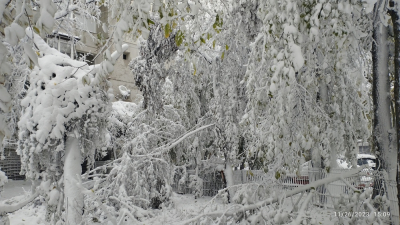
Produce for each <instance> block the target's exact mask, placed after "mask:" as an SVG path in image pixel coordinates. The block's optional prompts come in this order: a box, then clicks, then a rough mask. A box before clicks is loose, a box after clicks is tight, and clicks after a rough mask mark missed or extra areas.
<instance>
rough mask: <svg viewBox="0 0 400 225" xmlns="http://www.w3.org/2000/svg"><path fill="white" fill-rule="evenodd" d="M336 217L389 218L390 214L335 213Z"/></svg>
mask: <svg viewBox="0 0 400 225" xmlns="http://www.w3.org/2000/svg"><path fill="white" fill-rule="evenodd" d="M334 215H335V216H336V217H369V216H376V217H389V216H390V212H334Z"/></svg>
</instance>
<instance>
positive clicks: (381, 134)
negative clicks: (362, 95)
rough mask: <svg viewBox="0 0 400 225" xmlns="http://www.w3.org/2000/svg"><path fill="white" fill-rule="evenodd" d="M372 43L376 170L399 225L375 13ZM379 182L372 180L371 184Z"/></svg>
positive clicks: (384, 65)
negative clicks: (381, 174) (383, 178)
mask: <svg viewBox="0 0 400 225" xmlns="http://www.w3.org/2000/svg"><path fill="white" fill-rule="evenodd" d="M383 5H384V1H378V2H377V3H376V5H375V11H376V12H381V11H382V10H383V7H384V6H383ZM373 38H374V42H373V45H372V63H373V68H372V69H373V87H372V98H373V103H374V124H373V142H374V147H375V150H376V153H377V156H378V166H377V167H378V169H379V170H384V171H385V172H387V174H388V180H387V181H386V182H385V183H386V188H387V190H386V193H387V197H388V199H389V200H390V211H391V212H390V214H391V216H392V221H393V224H399V206H398V202H397V182H396V176H397V149H396V134H395V131H394V130H393V128H392V124H391V115H390V96H389V94H388V93H389V92H390V85H389V71H388V61H389V54H388V51H389V47H388V42H387V40H388V29H387V26H385V24H383V22H382V21H381V20H380V17H379V16H377V17H376V19H375V21H374V30H373ZM377 183H381V182H375V184H377ZM382 188H383V187H380V186H375V187H374V196H376V195H379V194H381V193H380V191H382V190H379V189H382Z"/></svg>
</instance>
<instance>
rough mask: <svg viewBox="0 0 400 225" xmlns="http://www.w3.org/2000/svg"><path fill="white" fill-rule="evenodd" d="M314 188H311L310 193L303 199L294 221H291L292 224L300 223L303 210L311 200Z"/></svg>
mask: <svg viewBox="0 0 400 225" xmlns="http://www.w3.org/2000/svg"><path fill="white" fill-rule="evenodd" d="M314 192H315V190H311V191H310V193H309V194H308V195H307V198H306V200H305V201H304V203H303V205H301V208H300V210H299V214H298V215H297V218H296V220H295V221H293V223H292V224H293V225H296V224H298V225H299V224H300V223H301V221H302V220H303V217H304V216H305V215H304V214H305V210H306V208H307V205H308V203H309V202H310V201H311V198H312V196H313V195H314Z"/></svg>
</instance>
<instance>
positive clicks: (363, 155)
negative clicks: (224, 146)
mask: <svg viewBox="0 0 400 225" xmlns="http://www.w3.org/2000/svg"><path fill="white" fill-rule="evenodd" d="M362 158H369V159H376V157H375V156H374V155H370V154H357V159H362Z"/></svg>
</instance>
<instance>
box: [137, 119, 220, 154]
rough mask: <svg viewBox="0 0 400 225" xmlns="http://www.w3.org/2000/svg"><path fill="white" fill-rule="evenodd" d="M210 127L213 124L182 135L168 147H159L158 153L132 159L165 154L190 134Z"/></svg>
mask: <svg viewBox="0 0 400 225" xmlns="http://www.w3.org/2000/svg"><path fill="white" fill-rule="evenodd" d="M211 126H214V124H209V125H205V126H202V127H199V128H197V129H196V130H194V131H191V132H189V133H186V134H185V135H183V136H182V137H181V138H179V139H178V140H177V141H175V142H173V143H171V144H169V145H167V146H161V147H159V148H158V149H161V150H160V151H158V152H154V153H151V154H147V155H133V156H134V157H148V156H154V155H161V154H162V153H164V152H167V151H169V150H171V148H173V147H175V146H177V145H178V144H179V143H181V142H182V141H183V140H185V139H186V138H187V137H189V136H191V135H192V134H195V133H197V132H199V131H201V130H204V129H206V128H209V127H211Z"/></svg>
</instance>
